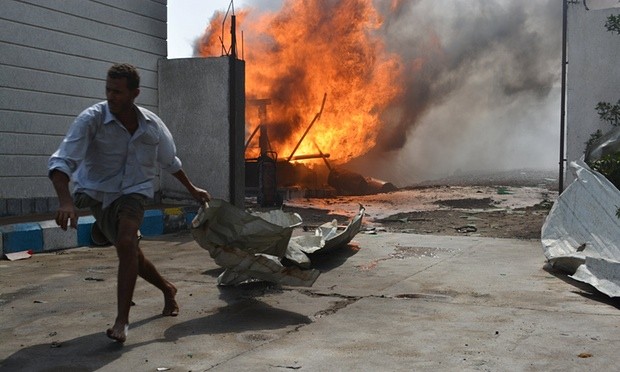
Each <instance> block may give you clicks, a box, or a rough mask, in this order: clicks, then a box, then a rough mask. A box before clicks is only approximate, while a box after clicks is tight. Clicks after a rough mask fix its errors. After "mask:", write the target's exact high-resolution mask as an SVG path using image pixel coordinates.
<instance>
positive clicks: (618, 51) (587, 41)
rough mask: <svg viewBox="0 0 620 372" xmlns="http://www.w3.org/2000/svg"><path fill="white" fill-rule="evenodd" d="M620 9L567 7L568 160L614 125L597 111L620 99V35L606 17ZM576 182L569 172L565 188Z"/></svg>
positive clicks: (578, 4) (619, 12)
mask: <svg viewBox="0 0 620 372" xmlns="http://www.w3.org/2000/svg"><path fill="white" fill-rule="evenodd" d="M611 14H620V9H610V10H586V9H585V7H584V5H583V2H581V1H578V2H574V3H571V2H569V4H568V19H567V28H568V34H567V40H568V41H567V60H568V65H567V77H566V88H567V96H566V98H567V99H566V159H567V164H570V162H571V161H574V160H577V159H579V158H580V157H581V156H582V155H583V153H584V150H585V143H586V142H587V141H588V139H589V138H590V135H591V134H592V133H594V132H596V130H597V129H601V130H602V131H603V133H605V132H607V131H609V130H610V129H611V126H610V125H609V124H608V123H605V122H602V121H601V120H600V119H599V117H598V114H597V112H596V109H595V107H596V105H597V103H598V102H601V101H603V102H610V103H613V104H615V103H616V102H618V99H620V89H619V88H618V87H619V85H620V35H618V34H617V33H611V32H609V31H607V29H606V28H605V22H606V21H607V17H608V16H609V15H611ZM572 180H574V176H573V175H572V173H571V172H570V170H568V171H567V172H566V181H567V182H565V186H568V184H570V182H571V181H572Z"/></svg>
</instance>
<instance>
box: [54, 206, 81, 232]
mask: <svg viewBox="0 0 620 372" xmlns="http://www.w3.org/2000/svg"><path fill="white" fill-rule="evenodd" d="M77 222H78V216H77V212H76V211H75V207H74V206H73V203H66V204H65V205H61V206H60V207H59V208H58V211H57V212H56V223H57V224H58V226H60V228H61V229H63V230H65V231H66V230H67V227H69V226H70V227H71V228H73V229H77Z"/></svg>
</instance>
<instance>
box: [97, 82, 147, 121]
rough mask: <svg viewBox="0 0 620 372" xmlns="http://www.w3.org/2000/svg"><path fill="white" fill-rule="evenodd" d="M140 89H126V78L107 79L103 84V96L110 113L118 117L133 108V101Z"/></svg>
mask: <svg viewBox="0 0 620 372" xmlns="http://www.w3.org/2000/svg"><path fill="white" fill-rule="evenodd" d="M139 93H140V89H129V88H127V78H119V79H114V78H109V77H108V78H107V79H106V83H105V95H106V99H107V100H108V107H109V108H110V112H111V113H113V114H114V115H118V114H121V113H124V112H127V111H128V110H131V109H132V107H133V101H134V100H135V99H136V97H137V96H138V94H139Z"/></svg>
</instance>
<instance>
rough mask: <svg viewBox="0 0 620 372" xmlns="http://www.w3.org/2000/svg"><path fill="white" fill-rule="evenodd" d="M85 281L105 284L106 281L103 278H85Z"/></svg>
mask: <svg viewBox="0 0 620 372" xmlns="http://www.w3.org/2000/svg"><path fill="white" fill-rule="evenodd" d="M84 280H86V281H87V282H88V281H92V282H103V281H104V280H105V279H102V278H93V277H92V276H89V277H86V278H84Z"/></svg>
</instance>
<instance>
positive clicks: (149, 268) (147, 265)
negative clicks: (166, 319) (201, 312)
mask: <svg viewBox="0 0 620 372" xmlns="http://www.w3.org/2000/svg"><path fill="white" fill-rule="evenodd" d="M138 262H139V266H138V275H140V277H141V278H143V279H144V280H146V281H147V282H149V283H151V284H153V285H154V286H155V287H157V288H159V290H161V291H162V293H163V294H164V310H163V311H162V315H164V316H177V315H179V305H178V304H177V301H176V299H175V296H176V294H177V288H176V287H175V286H174V285H173V284H172V283H170V282H169V281H167V280H166V279H164V278H163V277H162V276H161V275H160V274H159V272H158V271H157V269H156V268H155V265H153V263H151V261H149V260H148V259H147V258H146V257H144V253H142V250H141V249H140V247H138Z"/></svg>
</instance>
